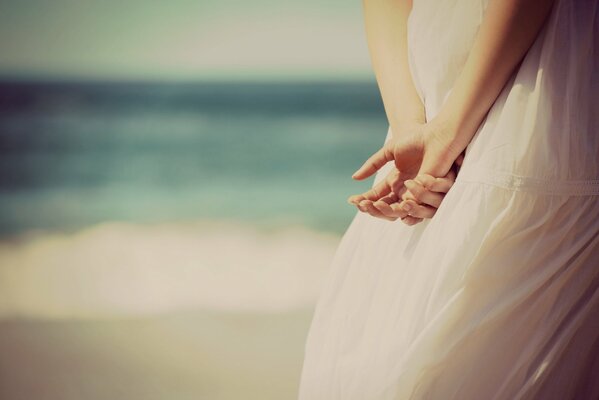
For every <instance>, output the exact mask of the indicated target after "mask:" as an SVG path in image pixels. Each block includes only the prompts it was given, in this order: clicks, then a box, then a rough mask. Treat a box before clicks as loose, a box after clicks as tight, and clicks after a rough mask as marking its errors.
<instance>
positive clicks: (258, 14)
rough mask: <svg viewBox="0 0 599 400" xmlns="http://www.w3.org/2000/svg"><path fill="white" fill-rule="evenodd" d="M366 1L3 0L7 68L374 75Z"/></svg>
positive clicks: (158, 75)
mask: <svg viewBox="0 0 599 400" xmlns="http://www.w3.org/2000/svg"><path fill="white" fill-rule="evenodd" d="M361 14H362V9H361V2H360V1H347V0H330V1H326V2H323V1H317V0H301V1H291V0H252V1H242V0H220V1H219V0H168V1H166V0H162V1H152V0H52V1H50V0H0V75H1V76H16V77H19V76H24V77H27V76H35V77H75V78H113V79H119V78H125V79H127V78H140V79H175V80H176V79H196V78H197V79H237V78H239V79H253V78H257V79H268V78H275V79H279V78H281V77H284V78H285V77H286V78H305V77H311V78H319V77H322V78H328V77H338V78H346V79H347V78H349V79H351V78H369V77H371V75H372V74H371V70H370V62H369V59H368V51H367V47H366V42H365V38H364V27H363V21H362V15H361Z"/></svg>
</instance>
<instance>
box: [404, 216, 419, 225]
mask: <svg viewBox="0 0 599 400" xmlns="http://www.w3.org/2000/svg"><path fill="white" fill-rule="evenodd" d="M401 222H403V223H404V224H406V225H408V226H412V225H416V224H417V223H419V222H422V219H421V218H416V217H411V216H409V215H408V216H407V217H405V218H402V220H401Z"/></svg>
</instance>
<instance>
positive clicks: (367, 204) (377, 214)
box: [360, 200, 395, 221]
mask: <svg viewBox="0 0 599 400" xmlns="http://www.w3.org/2000/svg"><path fill="white" fill-rule="evenodd" d="M360 205H361V206H363V207H364V208H365V209H366V212H367V213H368V214H370V215H372V216H373V217H377V218H382V219H386V220H389V221H394V220H395V218H390V217H387V216H386V215H384V214H383V213H381V212H380V211H379V210H378V209H377V208H376V207H375V206H374V205H373V203H372V201H371V200H363V201H361V202H360Z"/></svg>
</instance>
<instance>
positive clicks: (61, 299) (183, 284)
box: [0, 222, 339, 318]
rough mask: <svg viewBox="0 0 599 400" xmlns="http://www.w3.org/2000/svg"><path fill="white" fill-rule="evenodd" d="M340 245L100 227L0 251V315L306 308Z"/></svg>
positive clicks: (235, 230) (246, 233) (290, 232)
mask: <svg viewBox="0 0 599 400" xmlns="http://www.w3.org/2000/svg"><path fill="white" fill-rule="evenodd" d="M338 240H339V238H338V237H336V236H333V235H329V234H324V233H320V232H315V231H310V230H307V229H305V228H301V227H297V228H286V229H279V230H271V231H264V230H257V229H255V228H253V227H250V226H244V225H239V224H233V223H207V222H198V223H193V224H161V225H134V224H125V223H105V224H101V225H98V226H95V227H92V228H88V229H86V230H84V231H81V232H78V233H75V234H57V233H48V234H40V235H36V236H31V237H28V238H24V239H22V240H19V241H16V242H15V241H5V242H2V243H0V316H3V317H8V316H22V317H33V318H70V317H77V318H86V317H90V318H93V317H99V316H121V315H123V316H131V315H148V314H150V315H151V314H159V313H165V312H171V311H176V310H183V309H195V308H200V309H211V310H221V311H222V310H235V311H260V312H262V311H264V312H271V311H284V310H289V309H293V308H301V307H310V306H313V305H314V303H315V301H316V298H317V296H318V292H319V290H320V288H321V285H322V281H323V278H324V277H325V275H326V272H327V270H328V266H329V264H330V261H331V259H332V257H333V254H334V250H335V248H336V246H337V244H338Z"/></svg>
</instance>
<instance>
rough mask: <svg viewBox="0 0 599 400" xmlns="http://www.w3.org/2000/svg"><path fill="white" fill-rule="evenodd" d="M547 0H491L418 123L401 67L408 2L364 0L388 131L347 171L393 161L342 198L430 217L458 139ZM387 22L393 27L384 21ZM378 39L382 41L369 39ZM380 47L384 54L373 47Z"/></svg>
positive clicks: (512, 63) (531, 36)
mask: <svg viewBox="0 0 599 400" xmlns="http://www.w3.org/2000/svg"><path fill="white" fill-rule="evenodd" d="M553 2H554V0H491V1H490V2H489V4H488V6H487V9H486V12H485V16H484V18H483V21H482V23H481V25H480V28H479V32H478V34H477V36H476V38H475V41H474V44H473V46H472V49H471V51H470V54H469V56H468V59H467V61H466V63H465V64H464V67H463V68H462V71H461V72H460V74H459V76H458V78H457V80H456V82H455V84H454V87H453V90H452V91H451V93H450V95H449V97H448V98H447V100H446V101H445V103H444V105H443V107H442V108H441V110H440V111H439V113H438V114H437V115H436V116H435V117H434V118H433V119H432V120H431V121H426V122H421V121H422V120H418V119H417V118H416V119H414V118H412V117H418V116H419V115H420V114H418V112H417V110H419V106H418V105H417V103H416V101H415V98H414V96H413V93H412V89H413V88H414V85H413V81H411V76H410V77H409V78H408V76H407V74H409V69H408V70H406V69H405V63H406V62H407V51H406V49H407V45H406V35H405V33H406V31H405V24H406V21H407V16H408V15H409V10H410V9H411V2H408V1H400V0H395V1H394V0H364V3H363V4H364V9H365V20H366V32H367V39H368V43H369V48H370V49H371V50H370V51H371V58H372V60H373V68H374V70H375V75H376V77H377V82H378V84H379V88H380V89H381V96H382V97H383V103H384V104H385V110H386V112H387V116H388V118H389V121H390V125H391V129H392V133H393V136H392V138H391V139H390V140H389V141H388V142H387V143H385V145H384V146H383V147H382V148H381V149H380V150H378V151H377V152H376V153H374V154H373V155H372V156H371V157H370V158H369V159H368V160H366V162H365V163H364V164H363V165H362V166H361V167H360V168H359V169H358V170H357V171H356V172H355V173H354V175H353V176H352V177H353V178H354V179H356V180H362V179H366V178H368V177H369V176H371V175H373V174H374V173H376V172H377V171H378V170H379V169H380V168H382V167H383V166H384V165H385V164H386V163H387V162H389V161H393V162H394V164H395V168H394V169H393V171H391V172H390V173H389V175H388V176H387V177H386V178H385V179H384V180H383V181H382V182H381V183H379V184H378V185H375V187H373V188H372V189H371V190H369V191H367V192H365V193H363V194H361V195H354V196H351V197H350V198H349V199H348V201H349V202H350V203H352V204H356V206H357V207H358V208H359V209H360V210H361V211H365V212H368V213H370V214H371V215H373V216H375V217H379V218H384V219H389V220H395V219H397V218H402V221H404V222H405V223H406V224H408V225H413V224H415V223H418V222H419V220H418V219H420V221H421V220H422V218H432V216H433V215H434V213H435V211H436V208H438V207H439V205H440V204H441V202H442V200H443V196H444V195H445V193H447V191H448V190H449V188H450V187H451V184H453V181H454V180H455V171H454V174H452V173H451V171H452V168H454V169H455V168H456V164H459V165H461V160H462V157H461V156H463V152H464V150H465V148H466V146H467V145H468V144H469V143H470V141H471V140H472V137H473V136H474V134H475V133H476V130H477V129H478V127H479V125H480V124H481V122H482V121H483V119H484V118H485V116H486V114H487V113H488V111H489V109H490V108H491V106H492V105H493V103H494V102H495V99H496V98H497V96H498V95H499V93H500V92H501V90H502V89H503V87H504V86H505V84H506V82H507V81H508V79H509V78H510V76H511V74H512V73H513V72H514V70H515V69H516V67H517V66H518V65H519V63H520V62H521V61H522V59H523V58H524V56H525V54H526V52H527V51H528V49H529V48H530V46H531V45H532V43H533V42H534V40H535V39H536V37H537V35H538V34H539V31H540V30H541V28H542V26H543V24H544V22H545V21H546V19H547V17H548V16H549V13H550V11H551V8H552V6H553ZM393 24H395V28H391V27H389V26H390V25H393ZM397 25H402V27H400V28H399V27H397ZM385 27H387V28H385ZM386 35H395V36H393V38H389V37H387V36H386ZM378 41H382V42H384V44H374V42H378ZM371 42H373V44H371ZM383 51H391V52H392V54H390V55H386V56H385V55H384V54H379V53H380V52H383ZM373 53H376V54H375V55H374V56H373ZM396 53H402V54H403V55H398V54H396ZM393 68H395V70H394V69H393ZM394 72H395V74H396V76H395V77H393V75H394ZM397 75H401V77H400V76H397ZM408 79H409V80H410V81H411V86H410V84H409V83H407V82H408ZM414 91H415V89H414ZM418 102H420V100H419V98H418ZM420 106H421V104H420ZM399 109H402V110H403V111H401V112H400V111H398V110H399ZM394 126H395V127H397V128H396V129H397V131H395V130H394ZM445 189H447V190H445ZM406 205H408V208H409V210H406V209H405V206H406ZM427 207H428V208H427ZM431 208H432V209H431Z"/></svg>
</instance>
